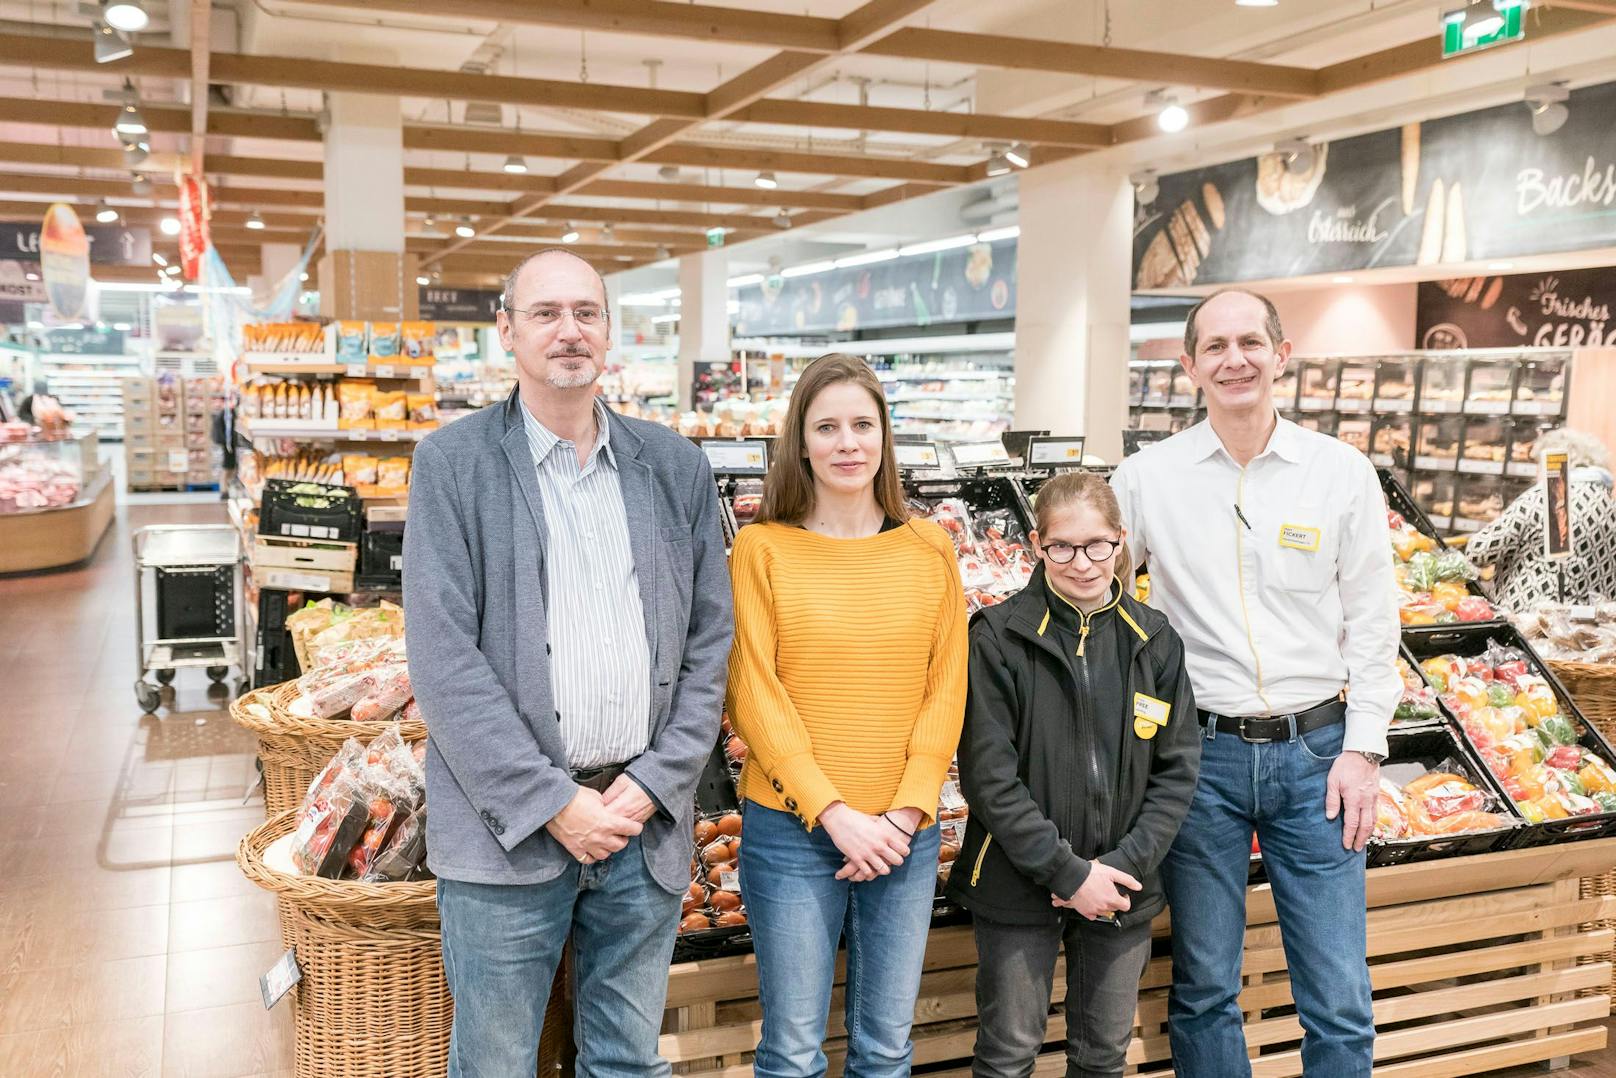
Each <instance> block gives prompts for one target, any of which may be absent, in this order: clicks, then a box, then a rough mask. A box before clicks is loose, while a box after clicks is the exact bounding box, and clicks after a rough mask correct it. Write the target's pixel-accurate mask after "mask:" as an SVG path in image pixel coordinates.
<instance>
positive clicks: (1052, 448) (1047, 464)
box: [1027, 435, 1088, 468]
mask: <svg viewBox="0 0 1616 1078" xmlns="http://www.w3.org/2000/svg"><path fill="white" fill-rule="evenodd" d="M1087 440H1088V439H1087V438H1081V437H1071V438H1051V437H1047V436H1043V435H1034V436H1033V437H1032V438H1030V439H1028V441H1027V467H1029V468H1078V467H1081V466H1082V464H1083V446H1084V444H1085V443H1086V442H1087Z"/></svg>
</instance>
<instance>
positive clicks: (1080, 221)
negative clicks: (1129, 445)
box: [1015, 157, 1133, 463]
mask: <svg viewBox="0 0 1616 1078" xmlns="http://www.w3.org/2000/svg"><path fill="white" fill-rule="evenodd" d="M1020 194H1021V210H1020V223H1021V238H1020V240H1019V241H1018V242H1017V247H1016V421H1015V426H1016V428H1017V429H1018V430H1049V431H1051V432H1053V433H1055V434H1083V435H1087V437H1088V446H1087V448H1088V450H1089V451H1090V452H1093V453H1097V454H1099V455H1100V456H1101V457H1103V458H1105V459H1106V460H1107V461H1111V462H1113V463H1114V462H1116V461H1119V460H1121V459H1122V428H1123V426H1124V425H1125V424H1126V423H1127V419H1128V406H1127V405H1128V321H1129V313H1128V296H1129V288H1130V285H1131V282H1132V264H1133V217H1132V214H1133V191H1132V188H1131V186H1130V185H1129V183H1128V178H1127V174H1126V173H1125V172H1124V171H1123V169H1122V166H1121V165H1120V164H1119V163H1111V164H1104V163H1098V164H1097V163H1093V162H1089V161H1087V160H1086V159H1085V158H1082V157H1076V158H1072V159H1070V160H1068V161H1062V162H1057V163H1055V164H1052V165H1043V166H1040V167H1037V168H1033V169H1031V170H1029V171H1027V172H1024V173H1022V174H1021V176H1020Z"/></svg>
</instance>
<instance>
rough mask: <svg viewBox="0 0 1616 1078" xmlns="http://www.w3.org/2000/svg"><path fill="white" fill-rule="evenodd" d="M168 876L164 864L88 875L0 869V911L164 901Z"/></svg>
mask: <svg viewBox="0 0 1616 1078" xmlns="http://www.w3.org/2000/svg"><path fill="white" fill-rule="evenodd" d="M169 877H170V870H169V869H167V868H143V869H138V870H135V871H130V872H98V873H96V874H95V875H94V876H91V877H88V878H74V877H69V876H62V875H59V874H58V875H51V876H12V875H8V874H6V873H0V915H3V914H4V913H5V912H9V911H11V910H14V909H25V908H30V907H33V906H45V907H49V908H52V909H56V910H62V911H73V910H112V909H121V908H124V907H128V906H150V905H153V904H158V903H167V902H168V900H169V893H170V892H169V882H170V880H169Z"/></svg>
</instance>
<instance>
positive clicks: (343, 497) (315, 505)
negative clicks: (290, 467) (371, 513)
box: [258, 479, 363, 543]
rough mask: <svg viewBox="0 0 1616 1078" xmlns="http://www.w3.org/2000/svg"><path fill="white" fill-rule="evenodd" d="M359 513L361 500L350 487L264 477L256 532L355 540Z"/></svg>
mask: <svg viewBox="0 0 1616 1078" xmlns="http://www.w3.org/2000/svg"><path fill="white" fill-rule="evenodd" d="M362 514H363V503H362V502H361V501H360V500H359V492H358V491H357V490H355V489H354V488H353V487H344V486H335V485H332V484H329V483H302V482H294V481H293V480H290V479H266V480H264V494H263V498H262V499H261V503H260V505H259V508H258V534H259V535H276V536H281V537H282V538H287V539H324V540H327V541H329V542H337V543H357V542H359V534H360V530H361V528H362V527H363V525H362V524H361V517H362Z"/></svg>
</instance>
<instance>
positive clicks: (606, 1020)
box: [438, 838, 680, 1078]
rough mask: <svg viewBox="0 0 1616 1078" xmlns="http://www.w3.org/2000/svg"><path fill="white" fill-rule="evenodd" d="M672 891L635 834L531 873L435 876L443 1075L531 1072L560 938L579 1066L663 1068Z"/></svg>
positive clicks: (522, 1076) (625, 1071)
mask: <svg viewBox="0 0 1616 1078" xmlns="http://www.w3.org/2000/svg"><path fill="white" fill-rule="evenodd" d="M679 899H680V896H679V895H677V894H669V893H668V892H666V891H664V890H663V889H662V888H661V887H659V886H657V884H656V881H655V880H653V879H652V878H651V875H650V873H648V872H647V871H646V868H645V856H644V854H643V853H642V852H641V851H640V840H639V839H638V838H634V839H631V840H630V841H629V844H628V845H627V846H625V847H624V848H623V849H622V850H619V851H618V852H617V853H615V854H613V855H612V856H611V857H609V858H607V859H606V860H605V861H600V862H596V863H594V864H590V865H577V864H575V865H572V866H571V867H569V868H568V869H567V870H566V871H564V872H563V873H562V874H561V875H560V876H558V877H557V878H555V879H553V880H548V881H546V882H544V883H535V884H519V885H510V884H484V883H462V882H459V881H457V880H439V881H438V912H439V914H440V915H441V917H442V919H443V968H444V972H445V974H447V976H448V980H449V992H450V994H451V995H453V996H454V1002H455V1014H454V1030H453V1033H452V1034H451V1036H450V1043H449V1078H533V1074H534V1070H535V1068H536V1067H537V1065H538V1051H539V1032H540V1028H541V1027H542V1025H543V1022H544V1008H545V1006H546V1005H547V1004H548V1003H549V1001H550V984H551V982H552V981H553V980H554V978H555V971H556V965H557V964H558V963H559V962H560V960H561V948H562V945H563V944H565V943H566V941H567V937H568V935H569V933H570V934H571V937H572V951H573V983H574V985H575V986H576V990H575V992H574V995H575V997H576V1000H577V1012H578V1013H577V1016H576V1018H575V1019H574V1021H573V1034H574V1039H575V1040H576V1041H577V1044H578V1070H577V1073H578V1074H579V1075H584V1076H595V1075H601V1076H604V1075H613V1076H616V1075H666V1074H668V1072H669V1068H668V1064H667V1062H666V1061H664V1060H663V1059H662V1058H661V1056H660V1055H658V1053H657V1038H658V1036H659V1035H660V1034H661V1032H662V1011H663V1003H664V1001H665V1000H666V999H667V996H668V965H669V963H670V962H671V961H672V959H673V938H674V934H675V932H676V931H677V929H678V924H679Z"/></svg>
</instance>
